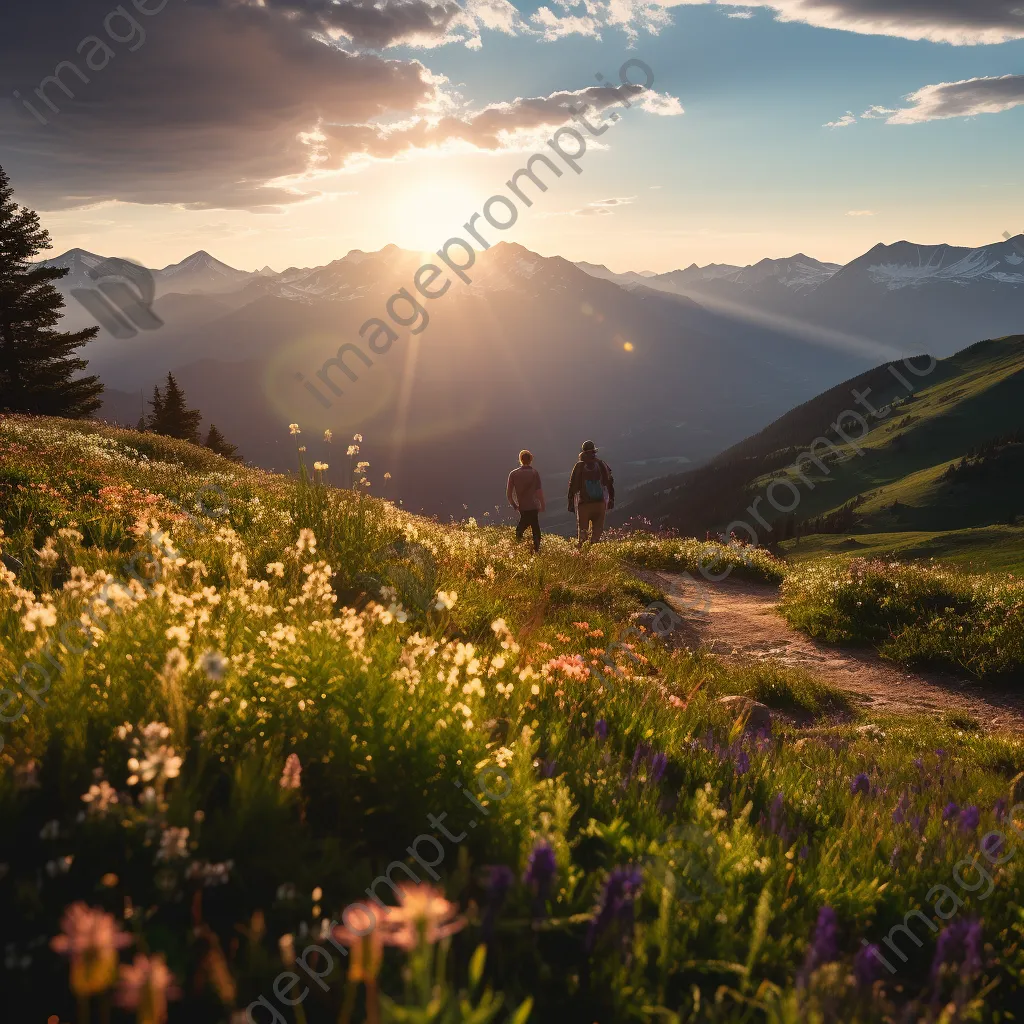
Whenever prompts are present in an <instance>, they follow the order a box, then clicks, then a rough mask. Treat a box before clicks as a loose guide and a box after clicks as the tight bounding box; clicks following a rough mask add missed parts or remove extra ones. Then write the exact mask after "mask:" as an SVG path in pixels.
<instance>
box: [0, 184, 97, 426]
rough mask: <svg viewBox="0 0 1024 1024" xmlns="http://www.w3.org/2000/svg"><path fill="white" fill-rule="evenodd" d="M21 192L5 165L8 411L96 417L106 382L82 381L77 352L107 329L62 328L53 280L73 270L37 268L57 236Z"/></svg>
mask: <svg viewBox="0 0 1024 1024" xmlns="http://www.w3.org/2000/svg"><path fill="white" fill-rule="evenodd" d="M13 195H14V190H13V188H12V187H11V183H10V179H9V178H8V177H7V175H6V173H5V172H4V169H3V168H2V167H0V409H8V410H11V411H13V412H31V413H42V414H46V415H51V416H70V417H82V416H88V415H89V413H91V412H94V411H95V410H96V409H98V408H99V407H100V404H101V402H100V395H101V393H102V392H103V385H102V384H101V383H100V380H99V378H98V377H85V376H82V371H83V370H84V369H85V368H86V366H87V363H86V361H85V360H84V359H81V358H79V357H78V356H76V355H75V354H74V352H75V350H76V349H78V348H80V347H81V346H82V345H84V344H85V343H86V342H88V341H91V340H92V339H93V338H95V337H96V335H97V334H98V333H99V328H98V327H89V328H86V329H85V330H82V331H59V330H57V325H58V324H59V322H60V318H61V314H62V313H63V310H64V297H63V296H62V295H61V293H60V292H59V291H57V289H56V288H55V287H54V285H53V282H54V281H59V280H60V279H61V278H62V277H64V276H65V275H66V274H67V273H68V271H67V269H65V268H59V267H41V266H35V265H33V263H32V262H31V261H32V260H33V259H34V257H36V256H38V255H39V253H40V252H41V251H43V250H44V249H49V248H50V236H49V234H48V232H46V231H45V230H44V229H43V228H41V227H40V226H39V217H38V215H37V214H36V213H34V212H33V211H31V210H29V209H26V208H25V207H19V206H18V205H17V203H15V202H14V199H13Z"/></svg>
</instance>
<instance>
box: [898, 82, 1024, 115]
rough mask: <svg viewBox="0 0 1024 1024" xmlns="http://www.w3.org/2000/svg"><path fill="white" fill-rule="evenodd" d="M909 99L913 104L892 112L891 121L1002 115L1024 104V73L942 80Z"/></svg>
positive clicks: (919, 90) (920, 90)
mask: <svg viewBox="0 0 1024 1024" xmlns="http://www.w3.org/2000/svg"><path fill="white" fill-rule="evenodd" d="M907 99H908V100H909V101H910V102H911V103H912V104H913V106H910V107H907V108H906V109H905V110H896V111H890V112H889V113H891V114H892V116H891V117H890V118H889V119H888V121H887V122H886V123H887V124H917V123H919V122H921V121H938V120H942V119H943V118H947V117H973V116H974V115H976V114H998V113H1001V112H1002V111H1004V110H1010V109H1011V108H1012V107H1018V106H1020V105H1021V104H1024V75H1004V76H1003V77H1002V78H971V79H968V80H967V81H965V82H940V83H939V84H938V85H926V86H925V87H924V88H923V89H918V90H917V92H915V93H912V94H911V95H910V96H908V97H907Z"/></svg>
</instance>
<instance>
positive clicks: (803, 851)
mask: <svg viewBox="0 0 1024 1024" xmlns="http://www.w3.org/2000/svg"><path fill="white" fill-rule="evenodd" d="M810 855H811V848H810V847H809V846H807V845H806V844H805V845H803V846H801V847H800V859H801V860H807V858H808V857H809V856H810Z"/></svg>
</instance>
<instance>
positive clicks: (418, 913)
mask: <svg viewBox="0 0 1024 1024" xmlns="http://www.w3.org/2000/svg"><path fill="white" fill-rule="evenodd" d="M398 901H399V902H398V906H397V907H395V908H392V909H391V910H390V912H389V913H388V924H389V925H390V926H391V927H392V928H394V931H393V932H392V933H390V934H389V935H387V936H386V937H385V941H386V942H388V944H389V945H393V946H399V947H400V948H402V949H405V950H412V949H415V948H416V947H417V946H418V945H419V944H420V943H421V942H426V943H427V944H428V945H431V946H432V945H434V944H435V943H436V942H439V941H440V940H441V939H445V938H447V937H448V936H449V935H454V934H455V933H456V932H457V931H461V929H462V928H463V927H464V926H465V924H466V919H465V918H464V917H462V916H460V915H459V913H458V907H457V906H456V905H455V904H454V903H450V902H449V901H448V900H446V899H445V898H444V896H443V895H442V894H441V893H440V892H439V891H438V890H437V889H435V888H434V887H433V886H431V885H426V884H425V883H420V884H419V885H410V884H403V885H399V887H398Z"/></svg>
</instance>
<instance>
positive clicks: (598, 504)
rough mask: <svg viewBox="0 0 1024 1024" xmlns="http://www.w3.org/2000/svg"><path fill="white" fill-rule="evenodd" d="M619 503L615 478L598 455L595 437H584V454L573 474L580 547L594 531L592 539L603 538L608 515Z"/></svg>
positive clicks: (572, 497) (571, 495) (572, 496)
mask: <svg viewBox="0 0 1024 1024" xmlns="http://www.w3.org/2000/svg"><path fill="white" fill-rule="evenodd" d="M614 507H615V481H614V479H612V471H611V469H610V468H609V466H608V464H607V463H606V462H602V461H601V459H599V458H598V457H597V446H596V445H595V444H594V442H593V441H584V442H583V445H582V447H581V449H580V458H579V461H578V462H577V463H576V465H575V466H573V467H572V475H571V476H570V477H569V511H570V512H575V513H576V526H577V534H576V536H577V547H580V548H582V547H583V545H584V543H585V542H586V541H587V539H588V538H587V534H588V533H589V534H590V538H589V539H590V543H591V544H596V543H597V542H598V541H599V540H600V539H601V531H602V530H603V529H604V516H605V512H606V511H607V510H608V509H612V508H614Z"/></svg>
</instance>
